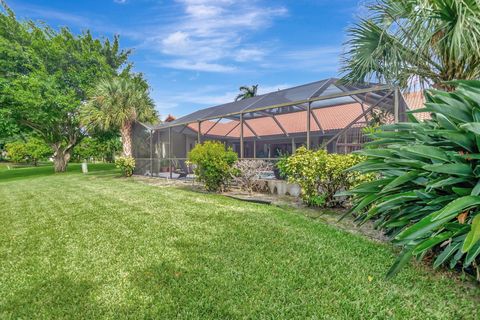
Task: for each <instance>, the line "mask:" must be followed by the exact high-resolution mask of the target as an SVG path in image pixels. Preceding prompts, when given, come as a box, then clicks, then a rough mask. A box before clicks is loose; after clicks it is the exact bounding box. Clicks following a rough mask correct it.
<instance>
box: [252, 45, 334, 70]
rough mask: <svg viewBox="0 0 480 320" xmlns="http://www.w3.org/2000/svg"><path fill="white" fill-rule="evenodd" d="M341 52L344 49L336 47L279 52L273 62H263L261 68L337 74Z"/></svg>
mask: <svg viewBox="0 0 480 320" xmlns="http://www.w3.org/2000/svg"><path fill="white" fill-rule="evenodd" d="M341 52H342V48H341V47H335V46H319V47H308V48H299V49H287V50H283V51H280V52H278V54H277V55H276V56H275V59H273V60H272V61H267V62H263V63H262V64H261V67H262V68H264V69H269V70H290V69H292V70H297V71H298V70H305V71H308V72H332V73H336V72H337V71H338V69H339V57H340V54H341Z"/></svg>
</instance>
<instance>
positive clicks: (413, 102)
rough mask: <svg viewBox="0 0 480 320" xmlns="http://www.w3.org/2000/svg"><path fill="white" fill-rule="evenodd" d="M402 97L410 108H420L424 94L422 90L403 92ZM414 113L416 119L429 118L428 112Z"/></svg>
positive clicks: (423, 102) (423, 101)
mask: <svg viewBox="0 0 480 320" xmlns="http://www.w3.org/2000/svg"><path fill="white" fill-rule="evenodd" d="M403 97H404V98H405V102H406V103H407V105H408V108H409V109H410V110H418V109H422V108H423V105H424V104H425V96H424V95H423V92H422V91H418V92H411V93H405V94H403ZM414 115H415V118H417V119H418V120H427V119H431V116H430V113H428V112H419V113H414Z"/></svg>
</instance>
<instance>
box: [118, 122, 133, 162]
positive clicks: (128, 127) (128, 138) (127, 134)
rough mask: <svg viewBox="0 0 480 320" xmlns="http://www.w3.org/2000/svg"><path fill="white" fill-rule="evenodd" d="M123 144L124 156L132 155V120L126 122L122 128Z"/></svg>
mask: <svg viewBox="0 0 480 320" xmlns="http://www.w3.org/2000/svg"><path fill="white" fill-rule="evenodd" d="M120 134H121V135H122V144H123V156H124V157H131V156H132V124H131V123H130V122H127V123H124V124H123V125H122V127H121V128H120Z"/></svg>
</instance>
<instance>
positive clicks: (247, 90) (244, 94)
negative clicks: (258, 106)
mask: <svg viewBox="0 0 480 320" xmlns="http://www.w3.org/2000/svg"><path fill="white" fill-rule="evenodd" d="M239 90H240V92H241V93H239V94H238V95H237V97H236V98H235V101H239V100H245V99H248V98H251V97H255V96H256V95H257V90H258V84H256V85H253V86H251V87H248V86H241V87H240V88H239Z"/></svg>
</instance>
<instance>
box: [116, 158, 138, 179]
mask: <svg viewBox="0 0 480 320" xmlns="http://www.w3.org/2000/svg"><path fill="white" fill-rule="evenodd" d="M115 166H116V167H117V168H118V169H121V170H122V173H123V175H124V176H125V177H131V176H132V175H133V170H135V159H134V158H132V157H118V158H117V159H115Z"/></svg>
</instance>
